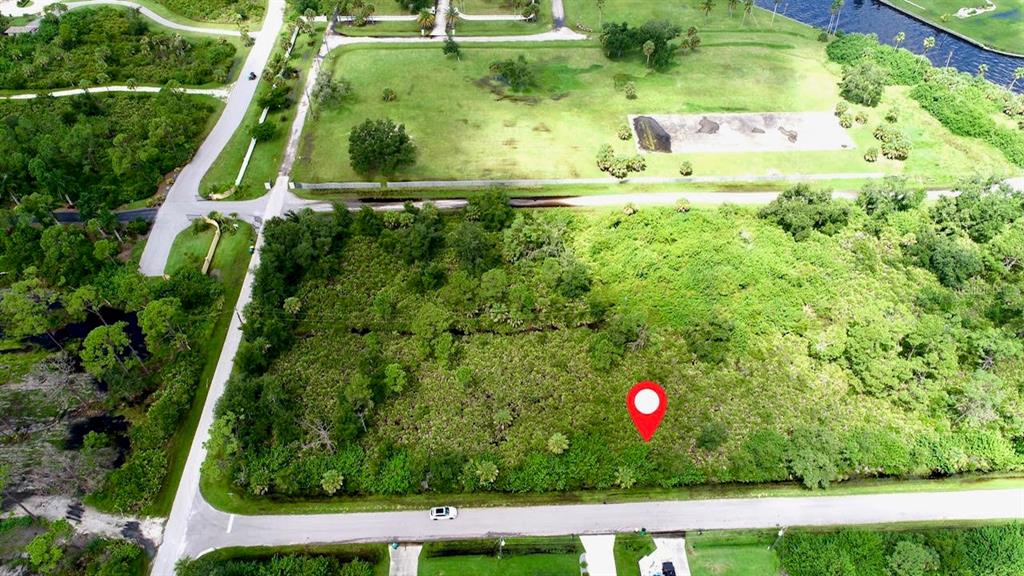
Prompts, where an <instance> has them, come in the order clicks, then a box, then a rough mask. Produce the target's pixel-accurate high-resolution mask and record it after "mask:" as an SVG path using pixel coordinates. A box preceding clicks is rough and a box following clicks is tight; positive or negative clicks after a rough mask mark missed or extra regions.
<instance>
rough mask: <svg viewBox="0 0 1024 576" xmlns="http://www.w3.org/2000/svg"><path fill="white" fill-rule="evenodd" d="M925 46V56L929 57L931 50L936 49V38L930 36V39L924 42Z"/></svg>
mask: <svg viewBox="0 0 1024 576" xmlns="http://www.w3.org/2000/svg"><path fill="white" fill-rule="evenodd" d="M923 45H924V55H925V56H927V55H928V51H929V50H931V49H932V48H935V37H934V36H929V37H927V38H925V39H924V42H923Z"/></svg>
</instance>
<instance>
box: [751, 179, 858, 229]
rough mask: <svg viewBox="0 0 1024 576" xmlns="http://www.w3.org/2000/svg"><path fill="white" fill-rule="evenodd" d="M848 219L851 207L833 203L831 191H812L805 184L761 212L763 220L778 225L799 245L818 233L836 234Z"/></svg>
mask: <svg viewBox="0 0 1024 576" xmlns="http://www.w3.org/2000/svg"><path fill="white" fill-rule="evenodd" d="M849 215H850V209H849V207H848V206H845V205H843V204H840V203H837V202H835V201H834V200H832V192H831V191H829V190H813V189H811V188H810V187H809V186H807V185H806V184H798V185H796V186H794V187H792V188H790V189H788V190H786V191H785V192H783V193H782V194H781V195H779V197H778V198H776V199H775V200H773V201H772V202H771V204H769V205H768V206H765V207H764V208H762V209H761V210H760V212H758V216H759V217H760V218H763V219H765V220H769V221H771V222H774V223H776V224H778V225H779V226H780V227H782V229H783V230H785V231H786V232H789V233H790V234H792V235H793V239H795V240H798V241H799V240H804V239H806V238H807V237H808V236H810V234H811V232H813V231H815V230H817V231H819V232H821V233H823V234H826V235H829V236H831V235H832V234H835V233H836V232H838V231H839V230H841V229H842V228H843V227H844V226H846V222H847V220H848V218H849Z"/></svg>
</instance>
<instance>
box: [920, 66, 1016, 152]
mask: <svg viewBox="0 0 1024 576" xmlns="http://www.w3.org/2000/svg"><path fill="white" fill-rule="evenodd" d="M986 84H987V83H986V82H985V81H983V80H975V79H970V77H967V78H965V77H963V76H960V75H958V74H955V73H950V72H947V71H939V72H935V73H933V74H931V76H930V78H929V80H928V81H925V82H922V83H920V84H918V85H917V86H915V87H914V89H913V90H912V91H911V93H910V97H911V98H913V99H914V100H917V102H918V103H919V104H921V107H922V108H924V109H925V110H927V111H928V112H929V113H930V114H931V115H932V116H935V118H937V119H938V120H939V122H941V123H942V125H943V126H945V127H946V128H949V130H950V131H952V132H953V133H954V134H958V135H961V136H970V137H972V138H980V139H982V140H985V141H986V142H988V143H989V144H991V145H993V146H995V147H996V148H999V150H1001V151H1002V152H1003V153H1004V154H1005V155H1006V157H1007V159H1009V160H1010V162H1013V163H1014V164H1016V165H1017V166H1024V133H1021V132H1020V131H1019V130H1012V129H1009V128H1006V127H1003V126H999V125H997V124H996V121H995V120H994V119H993V116H994V115H995V113H997V111H996V110H994V107H993V104H992V102H991V101H990V100H989V98H988V96H989V91H990V90H991V87H990V86H989V85H986Z"/></svg>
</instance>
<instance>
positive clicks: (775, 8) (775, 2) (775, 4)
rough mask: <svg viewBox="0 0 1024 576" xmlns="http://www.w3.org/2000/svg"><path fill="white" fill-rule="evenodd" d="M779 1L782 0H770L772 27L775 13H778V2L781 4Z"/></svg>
mask: <svg viewBox="0 0 1024 576" xmlns="http://www.w3.org/2000/svg"><path fill="white" fill-rule="evenodd" d="M781 3H782V0H772V26H773V27H774V26H775V14H777V13H778V11H779V4H781Z"/></svg>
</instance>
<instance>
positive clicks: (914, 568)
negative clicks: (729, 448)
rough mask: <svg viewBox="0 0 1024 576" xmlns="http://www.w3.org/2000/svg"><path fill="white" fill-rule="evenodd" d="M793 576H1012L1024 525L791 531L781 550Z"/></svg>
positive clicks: (1022, 557) (1021, 553)
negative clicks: (982, 575)
mask: <svg viewBox="0 0 1024 576" xmlns="http://www.w3.org/2000/svg"><path fill="white" fill-rule="evenodd" d="M778 551H779V558H780V560H781V562H782V567H783V568H784V569H785V571H786V572H787V573H788V574H790V575H791V576H820V575H822V574H842V575H844V576H861V575H863V576H876V575H879V574H890V575H892V576H921V575H924V574H943V575H948V576H974V575H978V574H987V575H989V574H990V575H993V576H1010V575H1011V574H1020V573H1021V572H1022V571H1024V525H1021V524H1019V523H1015V524H1009V525H1005V526H984V527H979V528H936V529H920V530H913V531H868V530H864V529H844V530H841V531H838V532H810V531H805V530H790V531H788V532H787V533H786V535H785V537H783V539H782V542H781V543H780V545H779V548H778Z"/></svg>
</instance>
